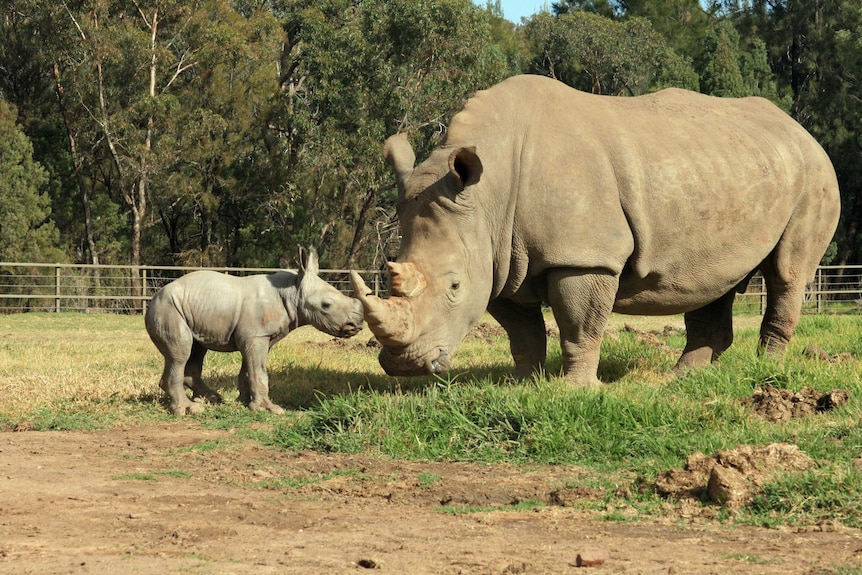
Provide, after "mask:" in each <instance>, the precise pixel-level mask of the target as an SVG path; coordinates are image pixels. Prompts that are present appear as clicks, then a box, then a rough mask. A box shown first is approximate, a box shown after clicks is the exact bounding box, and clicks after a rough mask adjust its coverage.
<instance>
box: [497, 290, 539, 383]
mask: <svg viewBox="0 0 862 575" xmlns="http://www.w3.org/2000/svg"><path fill="white" fill-rule="evenodd" d="M488 313H490V314H491V316H492V317H493V318H494V319H496V320H497V322H499V324H500V325H501V326H502V327H503V329H504V330H506V334H507V335H508V336H509V349H510V350H511V352H512V358H513V359H514V360H515V377H517V378H518V379H526V378H528V377H530V376H531V375H534V374H538V373H541V372H542V369H543V368H544V365H545V356H546V355H547V348H548V336H547V332H546V330H545V318H544V316H543V315H542V307H541V306H540V305H536V306H522V305H518V304H516V303H514V302H512V301H509V300H506V299H495V300H493V301H492V302H491V303H489V304H488Z"/></svg>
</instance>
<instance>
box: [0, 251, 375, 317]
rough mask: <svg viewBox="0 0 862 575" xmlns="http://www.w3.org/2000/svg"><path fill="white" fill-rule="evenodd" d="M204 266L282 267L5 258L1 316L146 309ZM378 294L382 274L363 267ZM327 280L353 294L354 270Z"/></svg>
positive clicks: (328, 272)
mask: <svg viewBox="0 0 862 575" xmlns="http://www.w3.org/2000/svg"><path fill="white" fill-rule="evenodd" d="M200 269H209V270H215V271H220V272H225V273H229V274H231V275H239V276H243V275H251V274H269V273H274V272H277V271H281V270H280V269H276V268H201V267H182V266H137V267H135V266H118V265H98V266H94V265H87V264H36V263H13V262H0V314H8V313H19V312H27V311H42V312H69V311H77V312H92V313H100V312H108V313H128V314H135V313H143V312H144V311H145V310H146V306H147V302H149V301H150V298H152V297H153V295H154V294H155V293H156V292H157V291H158V290H159V289H161V288H162V287H163V286H164V285H165V284H167V283H169V282H171V281H172V280H174V279H176V278H178V277H180V276H182V275H184V274H187V273H189V272H192V271H196V270H200ZM357 271H359V274H360V275H361V276H362V279H364V280H365V282H366V283H367V284H368V287H369V288H371V289H372V290H373V291H374V292H375V293H377V294H378V295H383V294H384V292H385V287H384V285H383V283H382V280H383V277H382V273H381V272H376V271H368V270H357ZM319 275H320V277H321V278H322V279H324V280H326V281H327V282H329V283H330V284H332V285H334V286H335V287H336V288H338V289H339V290H340V291H342V292H344V293H347V294H350V293H351V292H352V288H351V285H350V278H349V271H348V270H341V269H321V270H320V272H319Z"/></svg>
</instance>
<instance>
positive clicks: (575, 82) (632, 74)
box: [525, 12, 697, 96]
mask: <svg viewBox="0 0 862 575" xmlns="http://www.w3.org/2000/svg"><path fill="white" fill-rule="evenodd" d="M525 33H526V35H527V38H528V39H529V40H530V42H531V46H532V52H533V53H534V54H535V55H536V56H535V59H534V61H533V65H534V67H535V69H536V70H537V71H540V72H542V73H545V74H547V75H549V76H551V77H554V78H557V79H559V80H562V81H563V82H565V83H567V84H569V85H570V86H573V87H575V88H578V89H581V90H584V91H587V92H593V93H595V94H608V95H613V96H635V95H638V94H646V93H649V92H652V91H654V90H657V89H659V88H663V87H668V86H678V87H682V88H690V89H691V88H697V76H696V74H695V72H694V70H693V68H692V67H691V64H690V62H688V61H687V60H686V59H685V58H681V57H679V56H678V55H677V54H676V53H675V52H674V51H673V50H672V49H671V48H670V47H669V46H668V45H667V44H666V42H665V41H664V39H663V38H662V37H661V35H660V34H658V33H657V32H655V31H654V30H653V28H652V25H651V24H650V23H649V21H647V20H644V19H641V18H633V19H630V20H626V21H624V22H616V21H614V20H611V19H609V18H605V17H603V16H598V15H596V14H592V13H589V12H574V13H571V14H563V15H561V16H559V17H556V18H554V17H552V16H550V15H549V14H538V15H536V16H535V17H534V18H533V19H532V20H531V21H530V23H529V24H527V26H526V32H525Z"/></svg>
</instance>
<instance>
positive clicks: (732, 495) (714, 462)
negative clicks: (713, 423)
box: [655, 443, 814, 510]
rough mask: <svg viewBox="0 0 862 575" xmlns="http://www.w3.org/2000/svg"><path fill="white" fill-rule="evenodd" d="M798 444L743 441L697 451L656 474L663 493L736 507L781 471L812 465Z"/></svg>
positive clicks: (656, 483) (657, 489) (658, 488)
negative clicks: (680, 465) (711, 450)
mask: <svg viewBox="0 0 862 575" xmlns="http://www.w3.org/2000/svg"><path fill="white" fill-rule="evenodd" d="M813 463H814V462H813V461H812V459H811V458H810V457H808V455H807V454H806V453H805V452H803V451H802V450H800V449H799V447H797V446H796V445H793V444H789V443H770V444H768V445H761V446H756V445H740V446H738V447H736V448H735V449H726V450H721V451H717V452H716V453H715V455H712V456H706V455H704V454H702V453H699V452H698V453H694V454H692V455H690V456H689V457H688V459H687V460H686V462H685V467H683V468H682V469H670V470H668V471H666V472H664V473H662V474H661V475H659V476H658V478H656V482H655V489H656V491H657V492H658V493H659V495H661V496H663V497H674V498H677V499H698V500H701V501H709V502H713V503H717V504H719V505H722V506H724V507H726V508H728V509H730V510H736V509H739V508H740V507H742V506H743V505H745V504H746V503H747V502H748V501H749V500H750V499H751V498H752V497H753V496H754V495H755V494H756V493H757V492H759V490H760V488H761V487H762V486H763V485H764V484H766V483H767V482H768V481H769V480H770V479H771V478H772V476H773V475H774V474H775V473H777V472H779V471H803V470H805V469H808V468H809V467H811V466H812V465H813Z"/></svg>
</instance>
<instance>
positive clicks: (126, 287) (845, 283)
mask: <svg viewBox="0 0 862 575" xmlns="http://www.w3.org/2000/svg"><path fill="white" fill-rule="evenodd" d="M199 269H210V270H215V271H221V272H225V273H230V274H234V275H249V274H265V273H273V272H276V271H279V270H278V269H276V268H200V267H183V266H138V267H133V266H122V265H99V266H95V265H87V264H39V263H15V262H0V314H3V313H7V314H8V313H17V312H25V311H51V312H64V311H83V312H110V313H142V312H143V311H145V310H146V306H147V302H148V301H149V300H150V298H151V297H152V296H153V294H155V293H156V291H158V290H159V289H160V288H161V287H162V286H164V285H165V284H167V283H168V282H170V281H172V280H174V279H176V278H177V277H179V276H181V275H183V274H186V273H188V272H191V271H195V270H199ZM359 273H360V275H361V276H362V278H363V279H364V280H365V281H366V283H367V284H368V285H369V287H370V288H371V289H373V290H374V291H375V293H377V294H378V295H385V292H386V289H387V285H388V284H387V281H386V279H387V278H386V277H385V274H384V273H382V272H380V271H373V270H364V271H359ZM320 276H321V277H322V278H323V279H325V280H326V281H328V282H329V283H331V284H332V285H334V286H335V287H337V288H338V289H339V290H341V291H342V292H344V293H347V294H350V293H351V286H350V280H349V277H348V270H343V269H322V270H320ZM765 308H766V290H765V287H764V284H763V278H762V277H761V276H760V275H756V276H755V277H754V278H753V279H752V281H751V282H750V283H749V286H748V289H747V290H746V292H745V293H743V294H740V295H738V296H737V298H736V302H735V304H734V309H735V310H737V311H740V312H749V313H757V312H759V313H763V311H764V310H765ZM803 310H804V311H805V312H806V313H821V312H826V311H832V312H837V311H859V310H862V265H854V266H821V267H819V268H818V269H817V274H816V277H815V280H814V281H813V282H812V283H811V285H809V286H808V289H807V290H806V293H805V302H804V305H803Z"/></svg>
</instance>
